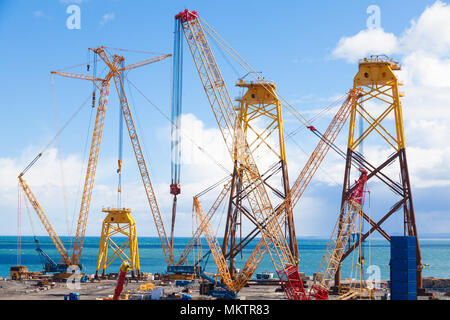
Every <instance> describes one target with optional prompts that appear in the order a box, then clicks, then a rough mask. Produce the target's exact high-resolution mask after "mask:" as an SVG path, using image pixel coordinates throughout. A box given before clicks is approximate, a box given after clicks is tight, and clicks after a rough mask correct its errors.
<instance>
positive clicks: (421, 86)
mask: <svg viewBox="0 0 450 320" xmlns="http://www.w3.org/2000/svg"><path fill="white" fill-rule="evenodd" d="M377 51H378V52H377ZM371 53H384V54H397V55H398V57H399V60H400V63H401V65H402V71H401V72H398V76H399V79H400V80H401V81H402V82H403V83H404V84H405V85H404V87H402V88H400V90H401V91H402V92H405V94H406V96H405V98H403V99H402V101H403V103H402V107H403V116H404V123H405V132H406V143H407V150H408V161H409V164H410V174H411V179H412V180H413V181H414V182H415V183H416V187H418V188H425V187H433V186H435V187H446V186H448V183H449V181H450V168H449V166H448V165H446V164H447V163H450V153H449V152H448V148H446V147H445V146H446V145H448V141H447V139H448V138H447V137H448V136H449V135H450V129H449V126H448V121H449V120H450V109H449V107H448V105H449V101H450V92H449V88H450V78H449V77H448V74H449V73H450V59H449V57H448V55H449V53H450V5H448V4H445V3H443V2H441V1H437V2H435V3H434V4H433V5H432V6H429V7H427V8H426V9H425V10H424V12H423V13H422V14H421V15H420V17H419V18H418V19H416V20H412V21H411V25H410V26H409V27H408V28H407V29H406V30H405V31H404V32H403V33H402V34H401V35H399V36H396V35H394V34H392V33H386V32H385V31H383V30H382V29H376V30H362V31H360V32H359V33H357V34H356V35H354V36H352V37H343V38H341V39H340V41H339V42H338V44H337V46H336V48H335V49H334V51H333V56H334V57H335V58H339V59H344V60H346V61H347V62H352V63H354V62H355V61H357V60H358V59H361V58H363V57H365V56H367V55H368V54H371Z"/></svg>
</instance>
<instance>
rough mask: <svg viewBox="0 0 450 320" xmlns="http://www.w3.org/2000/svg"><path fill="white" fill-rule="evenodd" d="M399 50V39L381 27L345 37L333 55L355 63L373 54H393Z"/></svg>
mask: <svg viewBox="0 0 450 320" xmlns="http://www.w3.org/2000/svg"><path fill="white" fill-rule="evenodd" d="M397 51H398V40H397V37H396V36H395V35H394V34H393V33H387V32H385V31H384V30H383V29H381V28H377V29H370V30H361V31H360V32H359V33H358V34H356V35H354V36H352V37H343V38H341V39H340V40H339V43H338V45H337V47H336V48H335V49H334V51H333V57H335V58H338V59H345V60H347V61H348V62H351V63H354V62H356V61H358V60H359V59H361V58H363V57H365V56H368V55H371V54H386V55H389V54H392V53H395V52H397Z"/></svg>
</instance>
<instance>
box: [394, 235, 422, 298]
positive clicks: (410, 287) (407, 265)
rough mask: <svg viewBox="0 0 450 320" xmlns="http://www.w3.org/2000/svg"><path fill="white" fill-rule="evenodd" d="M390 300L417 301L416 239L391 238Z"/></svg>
mask: <svg viewBox="0 0 450 320" xmlns="http://www.w3.org/2000/svg"><path fill="white" fill-rule="evenodd" d="M391 300H417V263H416V237H413V236H404V237H391Z"/></svg>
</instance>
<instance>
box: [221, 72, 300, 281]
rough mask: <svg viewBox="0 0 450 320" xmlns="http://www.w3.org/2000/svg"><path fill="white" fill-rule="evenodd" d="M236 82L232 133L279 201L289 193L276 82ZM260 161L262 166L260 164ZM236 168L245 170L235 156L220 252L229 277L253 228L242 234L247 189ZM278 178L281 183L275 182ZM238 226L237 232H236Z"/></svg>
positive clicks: (292, 240) (288, 222) (289, 230)
mask: <svg viewBox="0 0 450 320" xmlns="http://www.w3.org/2000/svg"><path fill="white" fill-rule="evenodd" d="M236 86H237V87H240V88H242V89H243V94H242V96H241V97H239V98H237V99H236V101H237V102H238V105H237V106H236V107H235V109H236V111H237V114H238V117H237V121H238V122H240V123H239V124H238V125H236V128H239V129H241V130H242V132H238V133H236V134H241V135H243V136H244V137H245V139H246V140H247V143H248V147H249V148H250V150H251V152H252V154H253V155H255V157H256V160H257V162H259V163H260V166H261V169H262V170H263V172H264V173H263V174H262V177H263V181H264V184H265V185H266V187H267V188H269V190H271V191H272V192H273V193H274V194H275V196H276V197H277V198H279V203H282V202H283V201H284V200H285V199H286V198H287V196H288V194H289V175H288V169H287V163H286V148H285V141H284V129H283V118H282V113H281V103H280V101H279V99H278V97H277V94H276V92H275V90H276V85H275V83H274V82H271V81H266V80H257V81H246V80H244V79H240V80H238V82H237V83H236ZM237 147H238V146H237ZM235 152H236V153H239V152H240V151H239V150H236V151H235ZM269 159H270V160H269ZM264 163H266V166H264V165H263V164H264ZM267 164H268V165H267ZM239 170H245V168H243V167H242V165H240V166H239V164H238V161H237V159H236V160H235V166H234V170H233V176H232V179H231V189H230V193H229V194H230V196H229V203H228V211H227V220H226V225H225V232H224V237H223V242H222V252H223V254H224V256H225V257H226V259H227V260H228V261H229V264H230V271H231V275H232V277H234V276H235V272H234V259H235V257H236V256H237V255H238V254H239V253H240V252H241V251H242V249H243V248H244V247H245V245H246V244H247V243H248V241H249V240H251V239H253V237H254V234H255V232H256V231H257V228H255V230H253V232H250V233H249V234H247V235H246V236H244V237H243V236H242V227H241V225H242V216H243V215H244V216H246V217H251V214H250V213H249V212H248V211H249V210H248V209H247V208H246V207H245V205H244V203H243V200H244V199H245V198H246V194H247V193H248V192H249V190H245V189H244V188H242V183H241V181H240V178H239V177H240V176H242V174H240V173H239ZM280 181H281V183H279V182H280ZM287 208H288V212H287V215H286V219H285V221H284V225H285V236H286V239H287V241H288V244H289V249H290V250H291V252H292V255H293V256H294V258H295V259H296V260H298V246H297V239H296V236H295V226H294V220H293V216H292V209H291V208H292V207H291V206H287ZM238 229H239V233H240V234H238Z"/></svg>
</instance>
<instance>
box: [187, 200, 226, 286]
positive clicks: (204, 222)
mask: <svg viewBox="0 0 450 320" xmlns="http://www.w3.org/2000/svg"><path fill="white" fill-rule="evenodd" d="M194 211H195V214H196V216H197V218H198V220H199V221H201V223H200V227H201V231H202V232H203V234H204V235H205V237H206V241H207V242H208V246H209V249H210V250H211V254H212V256H213V259H214V262H215V263H216V266H217V269H218V271H219V273H220V276H221V277H222V281H223V283H224V284H225V285H226V286H227V288H228V289H229V290H230V291H234V281H233V280H232V279H231V274H230V270H229V269H228V266H227V261H226V260H225V257H224V256H223V253H222V249H221V247H220V245H219V242H218V241H217V238H216V237H215V236H214V231H213V229H212V227H211V224H210V223H209V220H208V219H207V218H206V217H205V216H204V214H203V209H202V207H201V204H200V201H198V198H197V197H194Z"/></svg>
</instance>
